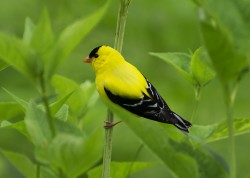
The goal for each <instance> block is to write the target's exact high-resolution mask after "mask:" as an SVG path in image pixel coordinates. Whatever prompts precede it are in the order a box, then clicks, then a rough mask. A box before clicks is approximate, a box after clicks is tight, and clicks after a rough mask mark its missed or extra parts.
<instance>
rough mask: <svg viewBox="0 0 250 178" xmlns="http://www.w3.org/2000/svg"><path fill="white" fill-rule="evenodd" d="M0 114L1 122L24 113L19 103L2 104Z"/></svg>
mask: <svg viewBox="0 0 250 178" xmlns="http://www.w3.org/2000/svg"><path fill="white" fill-rule="evenodd" d="M0 113H1V115H0V121H3V120H7V119H10V118H13V117H15V116H17V115H19V114H21V113H23V110H22V108H21V107H20V105H19V104H17V103H14V102H0Z"/></svg>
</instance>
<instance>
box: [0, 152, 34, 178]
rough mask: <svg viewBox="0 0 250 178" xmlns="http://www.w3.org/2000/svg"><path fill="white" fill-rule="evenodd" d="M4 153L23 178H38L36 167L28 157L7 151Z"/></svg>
mask: <svg viewBox="0 0 250 178" xmlns="http://www.w3.org/2000/svg"><path fill="white" fill-rule="evenodd" d="M3 153H4V155H5V156H6V157H7V158H8V159H9V160H10V162H11V163H12V164H13V165H14V166H15V168H17V169H18V170H19V171H20V172H21V173H22V175H23V176H25V177H26V178H34V177H36V166H35V165H34V164H33V163H32V162H31V161H30V160H29V159H28V158H27V157H26V156H24V155H21V154H18V153H14V152H7V151H4V152H3Z"/></svg>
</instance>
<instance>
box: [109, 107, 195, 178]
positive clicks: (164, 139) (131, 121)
mask: <svg viewBox="0 0 250 178" xmlns="http://www.w3.org/2000/svg"><path fill="white" fill-rule="evenodd" d="M113 109H115V111H116V113H117V114H118V115H119V117H120V118H122V120H123V121H125V123H126V124H127V125H128V126H129V127H130V129H131V130H132V131H133V132H134V133H135V134H136V135H137V136H138V137H139V139H141V141H142V142H143V143H144V144H145V145H146V146H147V147H148V148H149V150H151V152H152V153H153V154H154V155H155V156H156V157H157V158H158V159H159V160H160V161H161V162H162V163H163V164H164V165H165V166H166V168H168V169H169V171H170V173H171V174H172V175H173V176H174V177H194V178H195V177H199V170H198V165H197V162H196V161H195V159H193V157H192V156H191V155H187V154H184V153H182V152H180V151H178V150H175V149H174V147H173V146H172V145H171V143H170V138H169V137H168V132H167V131H166V129H164V128H163V127H162V126H161V124H160V123H157V122H153V121H149V120H145V119H142V118H137V117H135V116H133V115H130V114H126V113H124V112H123V111H121V110H119V109H116V108H113ZM169 127H171V126H169ZM176 131H177V132H178V130H176Z"/></svg>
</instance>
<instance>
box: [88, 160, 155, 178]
mask: <svg viewBox="0 0 250 178" xmlns="http://www.w3.org/2000/svg"><path fill="white" fill-rule="evenodd" d="M155 165H156V164H155V163H150V162H111V172H110V177H114V178H115V177H119V178H126V177H129V176H130V175H132V174H134V173H136V172H139V171H142V170H144V169H148V168H150V167H153V166H155ZM128 171H130V172H128ZM99 177H102V166H97V167H95V168H93V169H91V170H90V171H89V172H88V178H99Z"/></svg>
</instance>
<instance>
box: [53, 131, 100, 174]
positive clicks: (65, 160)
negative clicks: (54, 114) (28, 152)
mask: <svg viewBox="0 0 250 178" xmlns="http://www.w3.org/2000/svg"><path fill="white" fill-rule="evenodd" d="M102 146H103V142H102V132H101V130H100V129H99V130H96V132H94V133H93V134H92V135H90V136H89V137H88V138H84V137H79V136H75V135H69V134H60V135H58V136H57V137H56V138H55V139H54V140H53V142H52V143H51V145H50V147H49V149H48V152H49V156H50V159H51V160H50V161H51V163H52V164H53V165H54V166H55V167H59V168H61V169H62V170H63V171H64V174H65V175H67V176H68V177H72V178H74V177H77V176H79V175H80V174H82V173H84V172H85V171H87V170H88V169H90V168H91V167H92V166H94V165H95V164H96V163H97V162H98V161H99V160H100V159H101V156H102Z"/></svg>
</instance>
